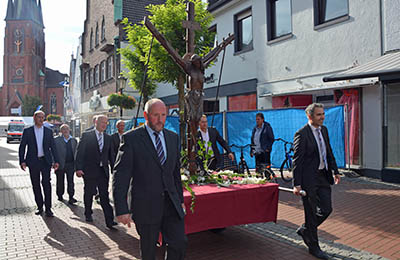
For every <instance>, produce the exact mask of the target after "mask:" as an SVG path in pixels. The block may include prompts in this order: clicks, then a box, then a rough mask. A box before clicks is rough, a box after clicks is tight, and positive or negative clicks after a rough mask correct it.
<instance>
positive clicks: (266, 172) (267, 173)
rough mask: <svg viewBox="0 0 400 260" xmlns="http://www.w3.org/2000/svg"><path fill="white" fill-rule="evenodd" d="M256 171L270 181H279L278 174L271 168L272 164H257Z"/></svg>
mask: <svg viewBox="0 0 400 260" xmlns="http://www.w3.org/2000/svg"><path fill="white" fill-rule="evenodd" d="M256 172H257V173H259V174H261V175H263V176H264V177H265V178H266V179H267V180H268V181H270V182H274V183H278V181H277V177H276V174H275V172H274V171H273V170H272V169H271V164H266V163H261V164H259V165H256Z"/></svg>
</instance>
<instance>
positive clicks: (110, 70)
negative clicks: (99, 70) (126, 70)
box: [107, 56, 114, 79]
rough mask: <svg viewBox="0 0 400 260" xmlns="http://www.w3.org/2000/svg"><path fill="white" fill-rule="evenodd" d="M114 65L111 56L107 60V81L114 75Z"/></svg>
mask: <svg viewBox="0 0 400 260" xmlns="http://www.w3.org/2000/svg"><path fill="white" fill-rule="evenodd" d="M113 68H114V64H113V56H110V57H108V58H107V79H110V78H112V77H113V75H114V70H113Z"/></svg>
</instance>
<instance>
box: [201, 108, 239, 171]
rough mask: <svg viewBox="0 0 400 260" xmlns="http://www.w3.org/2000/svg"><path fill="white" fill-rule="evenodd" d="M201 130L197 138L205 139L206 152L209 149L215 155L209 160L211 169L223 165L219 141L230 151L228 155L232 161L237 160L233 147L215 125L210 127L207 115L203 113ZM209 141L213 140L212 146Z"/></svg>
mask: <svg viewBox="0 0 400 260" xmlns="http://www.w3.org/2000/svg"><path fill="white" fill-rule="evenodd" d="M199 127H200V128H199V131H198V132H197V140H201V141H204V144H205V148H206V152H208V150H209V149H211V150H212V151H213V154H214V157H213V158H212V159H211V162H209V166H208V168H209V169H210V170H216V169H217V168H218V166H223V158H222V155H221V154H220V152H219V149H218V146H217V142H218V143H219V144H220V145H221V146H222V147H223V148H224V149H225V150H226V151H227V152H228V157H229V159H231V160H232V161H233V160H235V157H234V156H233V153H232V151H231V149H230V148H229V146H228V144H227V143H226V141H225V140H224V138H222V136H221V135H220V134H219V133H218V131H217V129H215V128H213V127H208V121H207V116H206V115H202V116H201V118H200V122H199ZM208 142H211V147H209V146H208Z"/></svg>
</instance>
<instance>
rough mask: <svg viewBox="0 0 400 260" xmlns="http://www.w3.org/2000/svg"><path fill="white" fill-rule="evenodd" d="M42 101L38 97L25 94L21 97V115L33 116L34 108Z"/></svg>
mask: <svg viewBox="0 0 400 260" xmlns="http://www.w3.org/2000/svg"><path fill="white" fill-rule="evenodd" d="M42 103H43V102H42V100H41V99H40V97H37V96H29V95H25V96H24V98H23V99H22V115H23V116H33V113H35V111H36V108H37V107H38V106H39V105H41V104H42Z"/></svg>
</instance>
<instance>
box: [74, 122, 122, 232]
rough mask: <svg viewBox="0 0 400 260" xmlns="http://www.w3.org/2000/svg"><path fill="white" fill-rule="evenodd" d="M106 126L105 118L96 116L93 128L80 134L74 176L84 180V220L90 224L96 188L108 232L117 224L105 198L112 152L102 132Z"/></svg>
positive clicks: (112, 156)
mask: <svg viewBox="0 0 400 260" xmlns="http://www.w3.org/2000/svg"><path fill="white" fill-rule="evenodd" d="M107 123H108V118H107V116H105V115H98V116H97V118H96V123H95V126H96V127H95V129H94V130H91V131H87V132H84V133H83V134H82V138H81V140H80V142H79V144H78V148H77V153H76V176H78V177H83V181H84V192H83V200H84V203H85V217H86V221H87V222H93V217H92V214H93V211H92V204H93V196H94V195H95V194H96V189H98V191H99V195H100V205H101V208H102V209H103V213H104V218H105V221H106V226H107V227H108V228H109V229H110V230H115V228H114V227H113V226H115V225H117V223H116V222H114V214H113V209H112V207H111V205H110V199H109V195H108V183H109V179H110V168H111V169H113V168H114V149H113V146H112V141H111V137H110V136H109V135H108V134H106V133H105V132H104V131H105V130H106V128H107ZM109 165H110V167H109Z"/></svg>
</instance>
